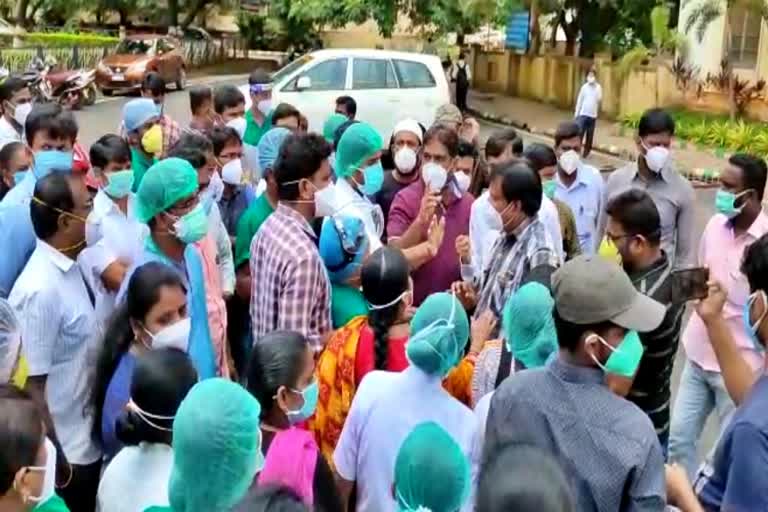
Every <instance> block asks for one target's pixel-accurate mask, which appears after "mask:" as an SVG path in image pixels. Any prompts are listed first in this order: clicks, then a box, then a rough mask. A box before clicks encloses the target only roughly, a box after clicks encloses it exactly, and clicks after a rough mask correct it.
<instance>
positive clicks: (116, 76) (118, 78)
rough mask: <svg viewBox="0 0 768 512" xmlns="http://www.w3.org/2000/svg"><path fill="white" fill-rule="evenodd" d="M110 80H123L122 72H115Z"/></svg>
mask: <svg viewBox="0 0 768 512" xmlns="http://www.w3.org/2000/svg"><path fill="white" fill-rule="evenodd" d="M112 80H115V81H117V82H122V81H124V80H125V75H123V74H122V73H115V74H114V75H112Z"/></svg>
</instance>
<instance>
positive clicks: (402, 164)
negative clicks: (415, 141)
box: [395, 147, 417, 174]
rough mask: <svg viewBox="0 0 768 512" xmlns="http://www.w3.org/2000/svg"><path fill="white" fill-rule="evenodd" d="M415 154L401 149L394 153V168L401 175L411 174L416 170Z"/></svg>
mask: <svg viewBox="0 0 768 512" xmlns="http://www.w3.org/2000/svg"><path fill="white" fill-rule="evenodd" d="M416 162H417V156H416V152H415V151H414V150H412V149H411V148H407V147H406V148H401V149H398V150H397V152H396V153H395V167H397V170H398V171H400V172H401V173H402V174H411V173H412V172H413V170H414V169H415V168H416Z"/></svg>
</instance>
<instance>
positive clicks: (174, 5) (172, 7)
mask: <svg viewBox="0 0 768 512" xmlns="http://www.w3.org/2000/svg"><path fill="white" fill-rule="evenodd" d="M178 26H179V0H168V27H169V28H172V29H174V30H175V29H176V27H178Z"/></svg>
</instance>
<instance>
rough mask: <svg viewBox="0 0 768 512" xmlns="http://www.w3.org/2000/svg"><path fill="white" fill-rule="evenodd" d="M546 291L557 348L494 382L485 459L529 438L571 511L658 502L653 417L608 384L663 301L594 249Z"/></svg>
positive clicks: (661, 501) (657, 317) (629, 363)
mask: <svg viewBox="0 0 768 512" xmlns="http://www.w3.org/2000/svg"><path fill="white" fill-rule="evenodd" d="M552 292H553V295H554V298H555V309H554V311H553V313H552V314H553V316H554V320H555V330H556V332H557V337H558V344H559V347H560V351H559V353H558V354H557V356H555V357H554V358H553V359H552V360H551V361H550V362H549V363H548V364H547V366H546V367H544V368H538V369H533V370H527V371H523V372H520V373H517V374H514V375H512V376H510V377H509V378H507V379H506V380H505V381H504V382H503V383H502V384H501V386H500V387H499V389H498V390H497V391H496V393H495V394H494V396H493V399H492V401H491V408H490V413H489V416H488V423H487V430H486V433H485V436H486V437H485V445H484V452H483V459H484V460H487V459H488V456H489V455H490V454H492V453H495V452H496V451H498V450H499V449H501V448H502V447H503V446H506V445H508V444H529V445H535V446H536V447H538V448H540V449H543V450H545V451H547V452H550V453H551V454H552V455H553V456H555V457H557V459H558V461H559V463H560V464H561V466H562V467H563V469H564V471H565V472H566V474H567V475H569V476H570V479H571V482H572V486H571V489H572V490H573V493H574V498H575V500H576V503H577V506H576V510H579V511H598V510H628V509H633V510H635V509H637V510H640V509H642V510H664V507H665V505H666V492H665V473H664V458H663V456H662V451H661V446H660V445H659V441H658V438H657V436H656V431H655V430H654V428H653V424H652V423H651V421H650V420H649V419H648V416H646V415H645V414H644V413H643V412H642V411H641V410H640V409H639V408H638V407H637V406H635V405H634V404H632V403H630V402H628V401H627V400H625V399H624V398H623V397H622V396H619V395H618V394H617V393H616V392H614V391H612V390H611V388H610V387H609V385H608V382H609V381H612V380H613V379H615V378H620V379H626V380H630V381H631V379H632V377H633V376H634V374H635V372H636V371H637V367H638V365H639V364H640V359H641V358H642V355H643V351H644V349H643V346H642V344H641V342H640V338H639V337H638V332H647V331H651V330H653V329H655V328H656V327H658V326H659V324H660V323H661V321H662V319H663V318H664V313H665V309H664V307H663V306H662V305H661V304H659V303H657V302H655V301H654V300H652V299H650V298H648V297H646V296H644V295H642V294H640V293H639V292H637V290H636V289H635V287H634V286H633V285H632V282H631V281H630V280H629V277H627V275H626V274H625V273H624V272H623V271H622V269H621V268H620V267H619V266H617V265H615V264H612V263H610V262H608V261H606V260H604V259H603V258H601V257H599V256H580V257H577V258H575V259H573V260H571V261H569V262H567V263H565V265H563V267H562V268H561V269H560V270H558V271H556V272H555V273H554V274H553V276H552Z"/></svg>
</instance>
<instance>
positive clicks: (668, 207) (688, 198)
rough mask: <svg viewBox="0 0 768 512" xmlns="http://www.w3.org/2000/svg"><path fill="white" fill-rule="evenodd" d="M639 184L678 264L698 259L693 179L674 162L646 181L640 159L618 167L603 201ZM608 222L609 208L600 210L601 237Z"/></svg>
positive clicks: (664, 242) (665, 244)
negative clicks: (673, 165)
mask: <svg viewBox="0 0 768 512" xmlns="http://www.w3.org/2000/svg"><path fill="white" fill-rule="evenodd" d="M630 188H639V189H642V190H645V191H646V192H648V194H649V195H650V196H651V199H653V202H654V203H655V204H656V208H658V210H659V216H660V217H661V248H662V249H664V252H666V253H667V255H669V258H670V260H671V261H672V265H673V266H674V267H676V268H681V267H686V266H690V265H694V264H695V263H696V233H695V222H696V219H695V214H694V205H695V194H694V191H693V186H692V185H691V183H690V182H689V181H688V180H687V179H685V178H684V177H683V176H681V175H680V174H679V173H678V172H677V171H675V170H674V169H673V168H672V167H671V165H669V164H667V166H666V167H665V168H664V169H662V171H661V173H659V174H658V175H654V176H653V177H652V178H651V180H650V181H645V180H644V179H643V178H642V177H641V176H640V174H639V172H638V169H637V162H632V163H630V164H629V165H626V166H625V167H622V168H621V169H617V170H616V171H614V172H613V173H612V174H611V175H610V176H609V177H608V181H606V183H605V192H604V194H605V196H604V200H603V205H606V206H607V205H608V202H609V201H610V200H611V199H612V198H613V197H614V196H616V195H618V194H620V193H622V192H624V191H626V190H629V189H630ZM607 222H608V218H607V214H606V213H605V208H602V209H601V211H600V222H599V224H598V225H599V231H598V232H599V240H602V239H603V236H604V235H605V225H606V224H607Z"/></svg>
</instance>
